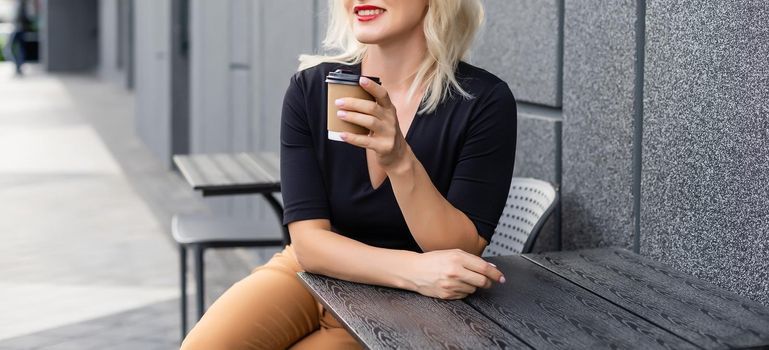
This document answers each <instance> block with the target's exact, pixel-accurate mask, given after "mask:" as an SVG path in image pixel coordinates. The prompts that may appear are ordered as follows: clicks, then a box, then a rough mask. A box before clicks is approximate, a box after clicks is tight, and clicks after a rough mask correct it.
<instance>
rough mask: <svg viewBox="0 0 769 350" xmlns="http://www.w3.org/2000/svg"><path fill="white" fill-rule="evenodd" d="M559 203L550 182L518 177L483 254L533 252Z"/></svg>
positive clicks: (514, 180) (512, 183)
mask: <svg viewBox="0 0 769 350" xmlns="http://www.w3.org/2000/svg"><path fill="white" fill-rule="evenodd" d="M557 202H558V191H557V190H556V189H555V187H553V185H551V184H550V183H548V182H545V181H542V180H537V179H530V178H522V177H514V178H513V181H512V182H511V183H510V192H509V193H508V195H507V203H505V209H504V210H503V211H502V216H501V217H500V218H499V223H497V228H496V229H495V230H494V237H492V239H491V243H490V244H489V245H488V246H487V247H486V250H484V251H483V256H498V255H513V254H521V253H530V252H531V249H532V247H533V246H534V241H535V240H536V239H537V236H538V235H539V231H540V230H541V229H542V226H543V225H544V224H545V221H547V218H548V217H549V216H550V214H551V213H552V212H553V211H554V209H555V207H556V205H557Z"/></svg>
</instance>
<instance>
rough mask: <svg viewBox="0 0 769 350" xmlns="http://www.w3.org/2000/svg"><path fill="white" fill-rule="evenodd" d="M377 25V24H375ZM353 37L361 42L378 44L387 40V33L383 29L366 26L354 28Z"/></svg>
mask: <svg viewBox="0 0 769 350" xmlns="http://www.w3.org/2000/svg"><path fill="white" fill-rule="evenodd" d="M377 27H378V26H377ZM353 30H354V34H355V39H356V40H358V41H359V42H360V43H362V44H369V45H372V44H379V43H381V42H383V41H385V40H387V37H388V35H387V33H386V30H385V29H382V28H376V27H373V28H372V27H368V28H354V29H353Z"/></svg>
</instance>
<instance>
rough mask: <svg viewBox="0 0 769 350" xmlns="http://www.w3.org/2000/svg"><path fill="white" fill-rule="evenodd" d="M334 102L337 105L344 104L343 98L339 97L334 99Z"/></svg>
mask: <svg viewBox="0 0 769 350" xmlns="http://www.w3.org/2000/svg"><path fill="white" fill-rule="evenodd" d="M334 103H336V105H337V106H344V100H343V99H341V98H340V99H338V100H336V101H334Z"/></svg>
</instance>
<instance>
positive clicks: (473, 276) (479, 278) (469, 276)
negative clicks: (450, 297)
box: [459, 270, 491, 288]
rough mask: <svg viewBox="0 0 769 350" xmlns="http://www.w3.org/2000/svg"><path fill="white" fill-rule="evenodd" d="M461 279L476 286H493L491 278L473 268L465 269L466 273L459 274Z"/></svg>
mask: <svg viewBox="0 0 769 350" xmlns="http://www.w3.org/2000/svg"><path fill="white" fill-rule="evenodd" d="M459 280H460V281H462V282H464V283H466V284H469V285H471V286H473V287H475V288H489V287H491V279H489V278H488V277H486V276H484V275H481V274H480V273H476V272H474V271H471V270H465V271H464V273H462V274H461V275H460V276H459Z"/></svg>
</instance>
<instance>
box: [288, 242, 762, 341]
mask: <svg viewBox="0 0 769 350" xmlns="http://www.w3.org/2000/svg"><path fill="white" fill-rule="evenodd" d="M487 260H488V261H490V262H493V263H494V264H495V265H497V267H498V268H499V269H500V270H501V271H502V272H503V273H504V274H505V276H506V277H507V282H506V283H504V284H495V285H494V286H493V287H492V288H490V289H486V290H479V291H478V292H476V293H475V294H473V295H471V296H469V297H467V298H465V299H464V300H453V301H449V300H440V299H434V298H428V297H425V296H421V295H419V294H417V293H412V292H408V291H404V290H397V289H391V288H385V287H377V286H371V285H364V284H358V283H352V282H347V281H341V280H337V279H333V278H329V277H324V276H320V275H315V274H311V273H300V274H299V275H300V278H301V279H302V281H303V282H304V283H305V284H306V285H307V286H308V287H309V289H310V290H311V291H312V293H313V294H314V295H315V296H316V297H317V299H318V300H320V301H321V303H323V304H324V305H325V306H326V308H327V309H328V310H330V311H331V312H332V313H333V314H334V316H336V317H337V319H338V320H339V321H340V322H341V323H342V324H343V325H344V326H345V327H346V328H347V329H348V330H349V331H350V332H351V333H352V334H353V335H354V336H355V337H356V338H357V339H358V341H359V342H360V343H361V344H363V345H364V346H365V347H367V348H369V349H395V348H399V349H490V348H502V349H611V348H614V349H729V348H769V308H767V307H764V306H762V305H761V304H758V303H756V302H753V301H750V300H748V299H746V298H744V297H741V296H739V295H736V294H734V293H731V292H727V291H725V290H723V289H721V288H719V287H716V286H714V285H712V284H710V283H708V282H704V281H702V280H699V279H696V278H694V277H692V276H689V275H687V274H684V273H680V272H676V271H674V270H672V269H670V268H668V267H666V266H664V265H662V264H659V263H657V262H654V261H652V260H649V259H646V258H644V257H641V256H639V255H637V254H634V253H631V252H628V251H626V250H621V249H615V248H604V249H591V250H581V251H570V252H552V253H545V254H535V255H518V256H502V257H493V258H488V259H487Z"/></svg>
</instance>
